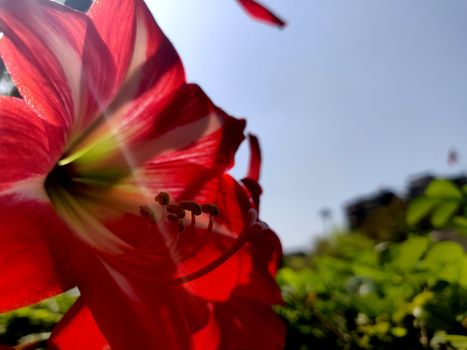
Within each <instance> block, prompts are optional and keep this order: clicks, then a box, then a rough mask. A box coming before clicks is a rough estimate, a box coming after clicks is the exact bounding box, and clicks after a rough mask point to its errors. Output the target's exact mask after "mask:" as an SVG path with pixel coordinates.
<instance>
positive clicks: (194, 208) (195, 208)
mask: <svg viewBox="0 0 467 350" xmlns="http://www.w3.org/2000/svg"><path fill="white" fill-rule="evenodd" d="M178 206H179V207H180V208H182V209H183V210H186V211H190V212H191V213H192V214H193V215H196V216H199V215H201V213H202V209H201V206H200V205H199V204H198V203H196V202H190V201H183V202H180V203H179V204H178Z"/></svg>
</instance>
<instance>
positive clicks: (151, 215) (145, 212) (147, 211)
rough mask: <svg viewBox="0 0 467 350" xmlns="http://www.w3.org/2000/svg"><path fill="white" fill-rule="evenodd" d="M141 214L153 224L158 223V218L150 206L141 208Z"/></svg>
mask: <svg viewBox="0 0 467 350" xmlns="http://www.w3.org/2000/svg"><path fill="white" fill-rule="evenodd" d="M139 213H140V214H141V215H142V216H144V217H145V218H148V219H149V220H150V221H151V222H152V223H155V222H156V218H155V216H154V212H153V211H152V210H151V208H149V207H148V206H146V205H142V206H140V207H139Z"/></svg>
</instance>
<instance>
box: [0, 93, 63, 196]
mask: <svg viewBox="0 0 467 350" xmlns="http://www.w3.org/2000/svg"><path fill="white" fill-rule="evenodd" d="M0 115H1V118H2V120H1V122H0V134H1V135H2V137H1V138H0V169H2V171H1V172H0V191H1V190H2V189H5V188H6V187H8V186H9V185H10V184H11V183H14V182H17V181H20V180H24V179H27V178H30V177H35V176H45V174H47V173H48V172H49V171H50V170H51V169H52V167H53V166H54V164H55V162H56V160H57V159H58V157H59V156H60V154H61V153H62V150H63V147H64V146H63V145H64V138H65V137H64V135H63V134H60V133H59V132H58V130H57V129H56V128H54V127H53V126H51V125H50V124H49V123H47V122H46V121H44V120H42V119H41V118H39V117H38V116H37V115H35V113H34V112H33V111H32V110H31V109H30V108H29V107H28V106H27V105H26V104H25V103H24V101H22V100H20V99H16V98H9V97H0Z"/></svg>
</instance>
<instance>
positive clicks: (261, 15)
mask: <svg viewBox="0 0 467 350" xmlns="http://www.w3.org/2000/svg"><path fill="white" fill-rule="evenodd" d="M237 1H238V2H239V3H240V5H241V6H242V7H243V8H244V9H245V11H247V12H248V14H250V16H252V17H253V18H255V19H257V20H260V21H263V22H265V23H269V24H272V25H275V26H277V27H279V28H282V27H284V26H285V25H286V23H285V21H284V20H282V19H281V18H279V17H278V16H276V15H275V14H274V13H273V12H271V11H270V10H269V9H267V8H266V7H265V6H264V5H261V4H260V3H259V2H258V1H256V0H237Z"/></svg>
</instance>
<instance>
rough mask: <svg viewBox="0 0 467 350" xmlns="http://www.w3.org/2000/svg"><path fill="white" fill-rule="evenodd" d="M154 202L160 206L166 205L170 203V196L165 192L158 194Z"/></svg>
mask: <svg viewBox="0 0 467 350" xmlns="http://www.w3.org/2000/svg"><path fill="white" fill-rule="evenodd" d="M154 200H155V201H156V202H158V203H159V204H160V205H168V204H169V203H170V196H169V194H168V193H167V192H159V194H158V195H157V196H156V197H154Z"/></svg>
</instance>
